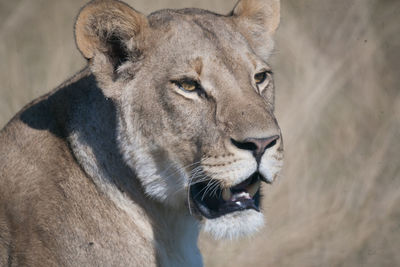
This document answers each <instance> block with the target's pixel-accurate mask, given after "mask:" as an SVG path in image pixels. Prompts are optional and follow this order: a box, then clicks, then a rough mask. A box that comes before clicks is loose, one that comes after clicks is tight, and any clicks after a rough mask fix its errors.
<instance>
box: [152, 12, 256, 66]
mask: <svg viewBox="0 0 400 267" xmlns="http://www.w3.org/2000/svg"><path fill="white" fill-rule="evenodd" d="M149 23H150V26H151V28H152V30H153V39H154V42H155V43H156V45H155V46H156V47H157V48H159V49H160V50H161V51H162V52H163V53H164V54H165V51H166V50H167V51H168V52H169V53H168V54H169V55H171V56H172V57H173V58H175V59H176V60H179V59H184V58H188V57H195V58H196V57H199V56H200V57H202V58H204V59H207V58H209V59H214V61H215V60H217V59H218V60H222V61H227V60H228V59H232V60H233V61H235V62H238V61H242V60H245V58H247V57H249V56H250V57H251V54H252V51H251V48H250V46H249V44H248V42H247V40H246V39H245V38H244V37H243V35H242V34H240V33H239V32H238V31H237V30H236V28H235V25H234V23H233V21H232V20H231V19H230V18H229V17H225V16H221V15H218V14H214V13H212V12H209V11H205V10H200V9H182V10H161V11H158V12H156V13H153V14H151V15H150V16H149Z"/></svg>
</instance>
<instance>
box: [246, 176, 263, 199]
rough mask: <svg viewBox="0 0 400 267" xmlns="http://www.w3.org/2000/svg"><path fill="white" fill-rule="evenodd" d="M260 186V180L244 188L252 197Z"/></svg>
mask: <svg viewBox="0 0 400 267" xmlns="http://www.w3.org/2000/svg"><path fill="white" fill-rule="evenodd" d="M259 188H260V180H258V181H257V182H255V183H254V184H252V185H250V186H249V187H248V188H246V191H247V193H249V195H250V196H251V197H254V195H255V194H256V193H257V191H258V189H259Z"/></svg>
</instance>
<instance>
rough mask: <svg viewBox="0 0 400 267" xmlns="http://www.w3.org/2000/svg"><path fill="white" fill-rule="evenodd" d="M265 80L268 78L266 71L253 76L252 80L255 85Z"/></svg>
mask: <svg viewBox="0 0 400 267" xmlns="http://www.w3.org/2000/svg"><path fill="white" fill-rule="evenodd" d="M267 78H268V71H263V72H260V73H257V74H256V75H254V80H255V81H256V84H257V85H259V84H262V83H263V82H265V80H266V79H267Z"/></svg>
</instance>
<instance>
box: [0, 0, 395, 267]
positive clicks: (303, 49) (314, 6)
mask: <svg viewBox="0 0 400 267" xmlns="http://www.w3.org/2000/svg"><path fill="white" fill-rule="evenodd" d="M84 2H85V1H78V0H70V1H49V0H35V1H33V0H18V1H17V0H16V1H7V0H0V40H1V41H0V81H1V86H0V125H4V124H5V123H6V121H7V120H9V119H10V117H11V116H12V115H13V114H14V113H15V112H16V111H18V109H20V108H21V107H22V106H23V105H24V104H25V103H27V102H28V101H30V100H31V99H33V98H34V97H36V96H39V95H41V94H43V93H45V92H47V91H49V90H50V89H51V88H53V87H55V86H57V85H58V84H59V83H60V82H62V81H63V80H64V79H65V78H66V77H68V76H70V75H72V74H73V73H74V72H76V71H77V70H79V69H80V68H81V67H82V66H83V65H84V61H83V60H82V59H81V57H80V55H79V53H78V52H77V50H76V49H75V47H74V41H73V37H72V25H73V19H74V16H75V15H76V13H77V11H78V10H79V7H80V6H81V5H83V3H84ZM215 2H216V1H211V0H202V1H200V0H197V1H195V0H192V1H185V2H183V1H181V0H168V1H163V2H159V1H155V0H146V1H145V0H135V1H130V3H131V4H132V6H134V7H135V8H137V9H138V10H142V11H144V12H150V11H152V10H155V9H159V8H164V7H184V6H197V7H202V8H209V9H211V10H214V11H218V12H223V13H227V12H228V11H229V10H230V9H231V7H232V6H233V4H234V2H235V1H234V0H225V1H218V2H217V3H215ZM399 15H400V2H399V1H396V0H381V1H378V0H353V1H346V0H338V1H328V0H283V16H282V24H281V28H280V30H279V33H278V35H277V49H276V53H275V54H274V56H273V65H274V67H275V73H276V84H277V116H278V120H279V121H280V125H281V127H282V130H283V134H284V139H285V149H286V160H285V162H286V165H285V169H284V171H283V173H282V177H281V179H280V180H279V181H278V182H277V183H275V184H274V185H273V186H272V187H270V186H268V187H266V188H265V190H264V194H265V201H264V210H265V212H266V216H267V222H268V223H267V227H265V229H264V231H263V232H261V233H259V234H257V235H256V236H255V237H253V238H248V239H245V240H241V241H232V242H216V241H213V240H210V239H209V238H208V237H207V236H202V237H201V241H200V245H201V248H202V250H203V251H204V261H205V263H206V265H207V266H398V265H400V254H399V253H398V250H399V249H400V85H399V84H400V83H399V82H400V79H399V77H398V76H399V74H398V72H399V69H400V57H399V55H400V53H399V51H398V50H399V48H400V35H399V33H400V23H399V22H400V20H399V19H398V17H399Z"/></svg>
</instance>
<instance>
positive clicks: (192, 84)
mask: <svg viewBox="0 0 400 267" xmlns="http://www.w3.org/2000/svg"><path fill="white" fill-rule="evenodd" d="M172 83H174V84H175V85H176V86H177V87H178V88H179V89H181V90H184V91H188V92H194V91H196V90H197V89H199V88H200V85H199V84H198V83H197V82H196V81H191V80H189V81H185V80H182V81H172Z"/></svg>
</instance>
